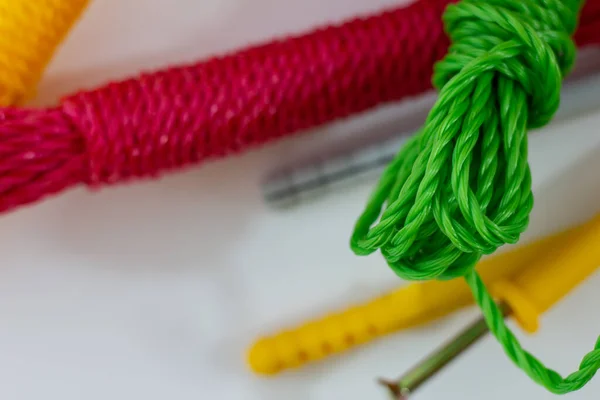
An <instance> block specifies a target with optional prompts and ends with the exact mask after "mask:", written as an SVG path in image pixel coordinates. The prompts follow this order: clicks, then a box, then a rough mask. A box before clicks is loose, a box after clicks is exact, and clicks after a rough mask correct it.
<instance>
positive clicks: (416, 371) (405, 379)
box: [379, 303, 510, 400]
mask: <svg viewBox="0 0 600 400" xmlns="http://www.w3.org/2000/svg"><path fill="white" fill-rule="evenodd" d="M498 307H499V308H500V310H501V311H502V314H503V315H504V316H505V317H506V316H508V315H509V314H510V308H509V307H508V306H507V305H506V304H504V303H500V304H499V305H498ZM487 332H489V329H488V326H487V324H486V322H485V319H483V317H481V318H480V319H478V320H477V321H475V322H473V323H472V324H471V325H469V326H468V327H466V328H465V329H464V330H463V331H462V332H460V333H459V334H458V335H457V336H456V337H455V338H454V339H452V340H451V341H449V342H448V343H446V344H445V345H443V346H441V347H440V348H438V349H437V350H435V351H434V352H433V353H431V354H430V355H429V356H427V357H426V358H424V359H423V360H422V361H421V362H419V363H418V364H417V365H415V366H414V367H413V368H411V369H410V370H409V371H408V372H407V373H406V374H404V375H403V376H402V377H401V378H400V379H398V380H396V381H389V380H385V379H380V380H379V383H380V384H382V385H384V386H385V387H387V388H388V390H389V391H390V393H391V394H392V396H393V398H394V399H396V400H406V399H408V397H409V396H410V395H412V394H413V393H414V392H415V391H416V390H417V389H418V388H419V387H420V386H421V385H422V384H423V383H425V382H426V381H427V380H429V379H431V378H432V377H433V376H435V375H436V374H437V373H438V372H439V371H440V370H441V369H442V368H444V367H445V366H446V365H447V364H448V363H450V362H451V361H452V360H454V359H455V358H457V357H458V356H459V355H461V354H462V353H464V352H465V351H466V350H467V349H468V348H469V347H471V346H472V345H473V344H475V343H476V342H477V341H478V340H479V339H480V338H482V337H483V336H484V335H485V334H486V333H487Z"/></svg>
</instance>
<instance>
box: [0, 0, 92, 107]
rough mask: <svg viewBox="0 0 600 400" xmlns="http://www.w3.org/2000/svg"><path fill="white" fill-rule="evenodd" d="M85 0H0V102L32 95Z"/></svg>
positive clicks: (5, 103) (18, 100)
mask: <svg viewBox="0 0 600 400" xmlns="http://www.w3.org/2000/svg"><path fill="white" fill-rule="evenodd" d="M88 2H89V1H88V0H0V106H9V105H17V104H21V103H23V102H24V101H26V100H28V99H30V98H31V97H33V96H34V94H35V90H36V86H37V84H38V82H39V80H40V78H41V77H42V74H43V72H44V69H45V68H46V65H47V64H48V63H49V62H50V60H51V58H52V56H53V54H54V52H55V51H56V49H57V48H58V46H59V44H60V43H61V42H62V41H63V39H64V38H65V37H66V35H67V33H68V32H69V30H70V29H71V27H72V26H73V25H74V24H75V21H77V19H78V18H79V16H80V15H81V14H82V12H83V10H84V9H85V7H86V6H87V4H88Z"/></svg>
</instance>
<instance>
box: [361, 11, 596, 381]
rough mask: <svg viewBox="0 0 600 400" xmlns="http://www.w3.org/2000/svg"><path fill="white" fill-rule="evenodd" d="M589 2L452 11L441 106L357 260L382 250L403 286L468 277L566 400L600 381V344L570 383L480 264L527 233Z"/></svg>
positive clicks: (364, 222) (396, 170) (494, 324)
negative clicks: (546, 128)
mask: <svg viewBox="0 0 600 400" xmlns="http://www.w3.org/2000/svg"><path fill="white" fill-rule="evenodd" d="M581 3H582V2H581V1H580V0H462V1H461V2H459V3H457V4H454V5H449V6H448V7H447V9H446V12H445V14H444V23H445V27H446V31H447V33H448V35H449V37H450V39H451V41H452V45H451V46H450V48H449V51H448V54H447V55H446V57H445V58H444V59H443V60H442V61H440V62H439V63H437V64H436V66H435V71H434V78H433V82H434V85H435V86H436V87H437V88H438V89H439V97H438V100H437V101H436V103H435V105H434V106H433V108H432V110H431V112H430V113H429V115H428V118H427V120H426V122H425V125H424V126H423V128H422V130H421V131H420V132H419V133H418V134H417V135H416V136H414V137H413V138H412V139H411V140H410V141H409V142H408V143H407V144H406V145H405V146H404V148H403V149H402V150H401V151H400V152H399V154H398V155H397V157H396V158H395V159H394V160H393V161H392V162H391V163H390V164H389V165H388V167H387V168H386V170H385V171H384V173H383V175H382V177H381V179H380V181H379V183H378V185H377V186H376V188H375V190H374V192H373V194H372V195H371V198H370V199H369V201H368V204H367V206H366V207H365V210H364V211H363V213H362V214H361V216H360V217H359V218H358V220H357V222H356V225H355V229H354V232H353V235H352V238H351V247H352V249H353V251H354V252H355V253H356V254H358V255H368V254H371V253H373V252H375V251H377V250H380V251H381V253H382V254H383V256H384V257H385V259H386V261H387V263H388V265H389V266H390V267H391V268H392V269H393V270H394V272H395V273H396V274H397V275H398V276H400V277H401V278H404V279H407V280H427V279H441V280H445V279H453V278H457V277H464V278H465V279H466V280H467V282H468V284H469V285H470V287H471V289H472V291H473V293H474V296H475V299H476V300H477V303H478V304H479V306H480V308H481V309H482V312H483V314H484V316H485V318H486V321H487V323H488V325H489V327H490V331H491V332H492V333H493V334H494V335H495V336H496V338H497V339H498V340H499V342H500V343H501V344H502V345H503V347H504V349H505V351H506V353H507V354H508V355H509V357H510V358H511V359H512V360H513V361H514V362H515V363H516V364H517V365H518V366H519V367H520V368H521V369H523V370H524V371H525V372H526V373H527V374H528V375H529V376H530V377H531V378H532V379H533V380H535V381H536V382H538V383H540V384H542V385H543V386H544V387H546V388H547V389H548V390H550V391H551V392H554V393H567V392H570V391H573V390H577V389H579V388H581V387H582V386H583V385H585V383H586V382H587V381H589V380H590V379H591V378H592V376H593V375H594V373H595V372H596V370H597V369H598V368H600V350H598V344H597V345H596V349H595V350H594V351H593V352H592V353H590V354H588V355H587V356H586V357H585V358H584V360H583V361H582V364H581V366H580V370H579V371H577V372H575V373H573V374H571V375H569V376H568V377H567V378H565V379H563V378H562V377H561V376H560V375H558V373H556V372H554V371H552V370H549V369H547V368H546V367H544V366H543V364H542V363H541V362H539V361H538V360H537V359H535V358H534V357H533V356H532V355H530V354H529V353H527V352H526V351H525V350H523V349H522V347H521V346H520V344H519V343H518V341H517V339H516V338H515V337H514V335H513V334H512V333H511V332H510V330H509V329H508V328H507V327H506V325H505V324H504V320H503V318H502V315H501V313H500V311H499V310H498V308H497V307H496V305H495V304H494V302H493V300H492V298H491V296H490V295H489V293H488V291H487V289H486V288H485V286H484V285H483V283H482V281H481V279H480V278H479V276H478V274H477V273H476V272H475V271H474V266H475V264H476V263H477V262H478V261H479V260H480V259H481V257H482V256H483V255H485V254H491V253H493V252H494V251H496V249H498V247H500V246H502V245H504V244H507V243H516V242H517V241H518V240H519V238H520V235H521V234H522V233H523V232H524V231H525V229H526V228H527V225H528V223H529V214H530V211H531V209H532V207H533V195H532V191H531V173H530V170H529V164H528V161H527V130H528V129H534V128H537V127H541V126H543V125H545V124H546V123H548V122H549V121H550V120H551V119H552V117H553V115H554V114H555V112H556V110H557V108H558V105H559V102H560V88H561V84H562V80H563V78H564V77H565V76H566V75H567V74H568V73H569V72H570V70H571V67H572V65H573V63H574V59H575V54H576V47H575V44H574V42H573V40H572V38H571V36H572V34H573V33H574V31H575V28H576V26H577V22H578V13H579V9H580V7H581ZM599 343H600V342H599Z"/></svg>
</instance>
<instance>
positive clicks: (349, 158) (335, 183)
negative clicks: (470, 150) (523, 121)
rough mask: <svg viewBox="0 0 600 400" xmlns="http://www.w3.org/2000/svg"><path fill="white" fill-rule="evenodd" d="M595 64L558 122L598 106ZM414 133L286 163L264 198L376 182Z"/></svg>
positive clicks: (313, 194) (571, 87)
mask: <svg viewBox="0 0 600 400" xmlns="http://www.w3.org/2000/svg"><path fill="white" fill-rule="evenodd" d="M597 63H600V62H597ZM593 67H594V68H593V69H592V71H593V73H592V72H586V73H585V74H583V75H582V77H580V78H578V79H575V80H573V79H571V81H570V82H569V83H568V84H567V85H565V87H564V90H563V93H562V99H561V108H560V109H559V110H558V112H557V113H556V115H555V117H554V120H555V121H557V120H565V119H569V118H573V117H576V116H579V115H581V114H584V113H586V112H588V111H590V110H594V111H595V110H596V109H597V108H598V104H599V101H598V95H597V93H598V90H600V72H598V70H599V69H600V65H597V66H596V65H595V64H594V65H593ZM583 77H585V79H582V78H583ZM412 135H413V133H410V132H404V133H399V134H398V135H397V136H396V137H394V138H392V139H388V140H385V141H383V142H378V143H371V144H370V145H367V146H366V147H363V146H359V147H357V148H353V149H350V150H348V151H344V152H341V153H340V154H335V155H333V156H332V155H329V154H321V155H318V156H316V157H314V158H313V159H310V160H306V162H303V163H301V164H300V165H294V164H292V165H285V166H282V167H281V168H278V169H277V170H276V171H275V172H274V173H272V174H270V175H269V176H268V177H267V179H266V180H265V181H263V182H262V192H263V198H264V200H265V202H266V203H267V204H268V205H269V206H270V207H273V208H286V207H291V206H295V205H299V204H302V203H304V202H307V201H309V200H313V199H315V198H318V197H321V196H324V195H326V194H327V193H330V192H335V191H337V190H338V189H341V188H343V187H347V186H352V185H354V184H356V183H359V182H365V181H367V182H372V181H375V180H376V179H377V178H378V177H379V175H380V174H381V172H382V171H383V169H384V168H385V166H386V165H387V164H388V163H389V162H390V161H392V159H393V158H394V157H395V156H396V154H397V153H398V151H399V150H400V148H401V147H402V146H403V144H404V142H405V141H406V140H407V138H408V137H410V136H412Z"/></svg>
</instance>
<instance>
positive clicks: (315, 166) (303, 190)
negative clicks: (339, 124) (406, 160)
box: [262, 134, 412, 208]
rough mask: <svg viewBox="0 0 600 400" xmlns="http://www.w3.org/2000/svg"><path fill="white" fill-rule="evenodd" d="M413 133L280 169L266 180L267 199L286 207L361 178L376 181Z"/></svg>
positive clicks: (264, 192) (276, 204)
mask: <svg viewBox="0 0 600 400" xmlns="http://www.w3.org/2000/svg"><path fill="white" fill-rule="evenodd" d="M411 135H412V134H404V135H400V137H394V138H392V139H388V140H386V141H384V142H381V143H375V144H372V145H370V146H367V147H366V148H361V149H353V150H351V151H348V152H345V153H342V154H338V155H336V156H334V157H332V158H330V159H327V158H324V157H317V158H314V159H311V160H308V162H306V163H304V166H303V167H298V168H293V167H291V168H284V169H282V170H279V171H277V172H276V173H274V174H272V175H271V176H269V177H267V179H266V180H265V181H264V182H263V185H262V192H263V198H264V200H265V202H266V203H267V204H268V205H269V206H271V207H273V208H285V207H289V206H293V205H296V204H299V203H302V202H304V201H306V200H308V199H310V198H313V197H319V196H322V195H323V194H325V193H327V192H328V191H334V190H335V189H339V188H341V187H343V186H344V185H348V186H350V185H352V184H356V183H357V182H360V181H361V180H363V181H372V180H374V179H376V178H377V177H378V176H379V175H380V174H381V173H382V171H383V169H384V168H385V166H386V165H387V164H389V163H390V162H391V161H392V160H393V159H394V157H395V156H396V154H397V153H398V151H399V150H400V148H401V147H402V145H403V144H404V142H406V140H407V137H408V136H411Z"/></svg>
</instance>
